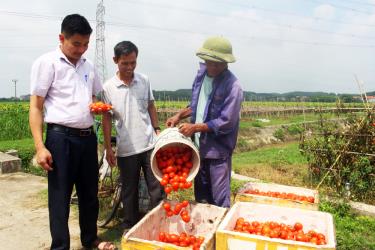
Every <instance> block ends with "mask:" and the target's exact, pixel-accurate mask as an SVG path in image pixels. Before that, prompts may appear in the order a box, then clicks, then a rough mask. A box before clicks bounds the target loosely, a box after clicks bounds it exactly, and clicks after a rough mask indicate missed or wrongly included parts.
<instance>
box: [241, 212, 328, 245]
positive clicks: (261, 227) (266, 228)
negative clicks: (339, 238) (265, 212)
mask: <svg viewBox="0 0 375 250" xmlns="http://www.w3.org/2000/svg"><path fill="white" fill-rule="evenodd" d="M234 231H237V232H243V233H249V234H256V235H262V236H266V237H270V238H279V239H283V240H294V241H301V242H308V243H312V244H316V245H325V244H327V243H326V238H325V236H324V234H322V233H318V232H315V231H314V230H310V231H308V232H307V233H305V232H304V231H303V225H302V224H301V223H300V222H296V223H295V224H294V225H286V224H284V223H277V222H274V221H267V222H264V223H262V222H258V221H253V222H248V221H246V220H245V219H244V218H242V217H240V218H238V219H237V221H236V225H235V227H234Z"/></svg>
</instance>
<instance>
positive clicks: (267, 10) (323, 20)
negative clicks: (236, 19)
mask: <svg viewBox="0 0 375 250" xmlns="http://www.w3.org/2000/svg"><path fill="white" fill-rule="evenodd" d="M216 2H218V3H221V4H225V5H229V4H230V5H232V6H239V7H246V8H250V9H254V10H259V11H263V12H271V13H276V14H279V15H286V16H295V17H302V18H308V19H310V20H313V21H322V22H328V23H337V24H348V25H352V26H364V27H370V28H375V25H374V24H366V23H351V22H345V21H341V20H331V19H326V18H321V17H311V16H305V15H301V14H297V13H294V12H286V11H280V10H272V9H267V8H263V7H258V6H255V5H253V4H251V5H250V4H240V3H233V4H232V3H228V2H223V1H216ZM374 6H375V5H374Z"/></svg>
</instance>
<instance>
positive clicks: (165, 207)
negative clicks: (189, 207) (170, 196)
mask: <svg viewBox="0 0 375 250" xmlns="http://www.w3.org/2000/svg"><path fill="white" fill-rule="evenodd" d="M163 207H164V209H165V210H166V211H170V210H171V204H169V203H164V204H163Z"/></svg>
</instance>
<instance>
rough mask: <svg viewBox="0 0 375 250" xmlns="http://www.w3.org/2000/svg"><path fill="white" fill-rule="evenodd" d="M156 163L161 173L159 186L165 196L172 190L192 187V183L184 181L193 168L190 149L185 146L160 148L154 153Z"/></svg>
mask: <svg viewBox="0 0 375 250" xmlns="http://www.w3.org/2000/svg"><path fill="white" fill-rule="evenodd" d="M156 161H157V165H158V168H159V169H160V171H161V172H162V173H163V178H162V180H161V181H160V184H161V185H162V186H163V187H164V191H165V193H167V195H168V194H169V193H170V192H172V190H173V191H178V189H188V188H191V187H192V183H191V182H190V181H186V178H187V177H188V176H189V173H190V170H191V168H192V167H193V162H192V150H191V148H189V147H185V146H181V147H177V146H175V147H167V148H162V149H160V150H159V151H158V152H157V153H156Z"/></svg>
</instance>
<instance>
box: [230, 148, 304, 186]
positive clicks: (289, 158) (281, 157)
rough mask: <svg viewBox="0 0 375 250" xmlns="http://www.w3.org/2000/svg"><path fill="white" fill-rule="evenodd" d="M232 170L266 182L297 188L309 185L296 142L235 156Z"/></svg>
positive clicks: (302, 158)
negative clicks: (295, 186)
mask: <svg viewBox="0 0 375 250" xmlns="http://www.w3.org/2000/svg"><path fill="white" fill-rule="evenodd" d="M233 170H234V171H235V172H236V173H238V174H242V175H246V176H249V177H252V178H257V179H261V180H263V181H266V182H275V183H280V184H288V185H297V186H308V185H307V184H309V174H308V170H307V161H306V159H305V158H304V157H303V156H302V155H301V154H300V153H299V149H298V143H297V142H292V143H287V144H282V145H277V146H267V147H264V148H260V149H257V150H255V151H250V152H243V153H239V154H235V155H234V156H233Z"/></svg>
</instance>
